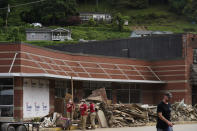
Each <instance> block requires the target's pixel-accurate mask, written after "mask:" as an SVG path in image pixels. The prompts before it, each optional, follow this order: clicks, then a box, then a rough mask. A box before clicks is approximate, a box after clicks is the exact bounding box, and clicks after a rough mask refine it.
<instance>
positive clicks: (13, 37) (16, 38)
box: [7, 27, 21, 42]
mask: <svg viewBox="0 0 197 131" xmlns="http://www.w3.org/2000/svg"><path fill="white" fill-rule="evenodd" d="M7 40H8V41H12V42H20V41H21V37H20V35H19V28H17V27H14V28H13V29H12V30H11V32H9V35H8V37H7Z"/></svg>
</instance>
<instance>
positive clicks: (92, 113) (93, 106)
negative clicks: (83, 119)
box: [89, 102, 96, 129]
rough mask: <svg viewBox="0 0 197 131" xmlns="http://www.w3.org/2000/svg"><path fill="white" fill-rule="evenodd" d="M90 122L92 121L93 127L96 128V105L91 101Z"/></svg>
mask: <svg viewBox="0 0 197 131" xmlns="http://www.w3.org/2000/svg"><path fill="white" fill-rule="evenodd" d="M89 108H90V122H91V128H92V129H95V118H96V112H95V105H94V103H93V102H90V107H89Z"/></svg>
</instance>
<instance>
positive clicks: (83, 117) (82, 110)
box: [80, 99, 88, 131]
mask: <svg viewBox="0 0 197 131" xmlns="http://www.w3.org/2000/svg"><path fill="white" fill-rule="evenodd" d="M87 110H88V107H87V105H86V103H85V100H84V99H82V100H81V105H80V113H81V123H82V130H83V131H85V130H86V120H87V115H88V113H87Z"/></svg>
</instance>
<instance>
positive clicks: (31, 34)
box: [26, 28, 72, 41]
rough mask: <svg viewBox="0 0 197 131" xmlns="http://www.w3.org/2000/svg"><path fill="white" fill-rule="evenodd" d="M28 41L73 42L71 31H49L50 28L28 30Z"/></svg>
mask: <svg viewBox="0 0 197 131" xmlns="http://www.w3.org/2000/svg"><path fill="white" fill-rule="evenodd" d="M26 40H27V41H39V40H46V41H65V40H72V38H71V31H70V30H68V29H64V28H57V29H49V28H35V29H26Z"/></svg>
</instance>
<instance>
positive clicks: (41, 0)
mask: <svg viewBox="0 0 197 131" xmlns="http://www.w3.org/2000/svg"><path fill="white" fill-rule="evenodd" d="M44 1H46V0H39V1H34V2H29V3H24V4H18V5H13V6H10V8H15V7H18V6H25V5H31V4H35V3H40V2H44ZM8 8H9V7H4V8H0V10H4V9H8Z"/></svg>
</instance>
